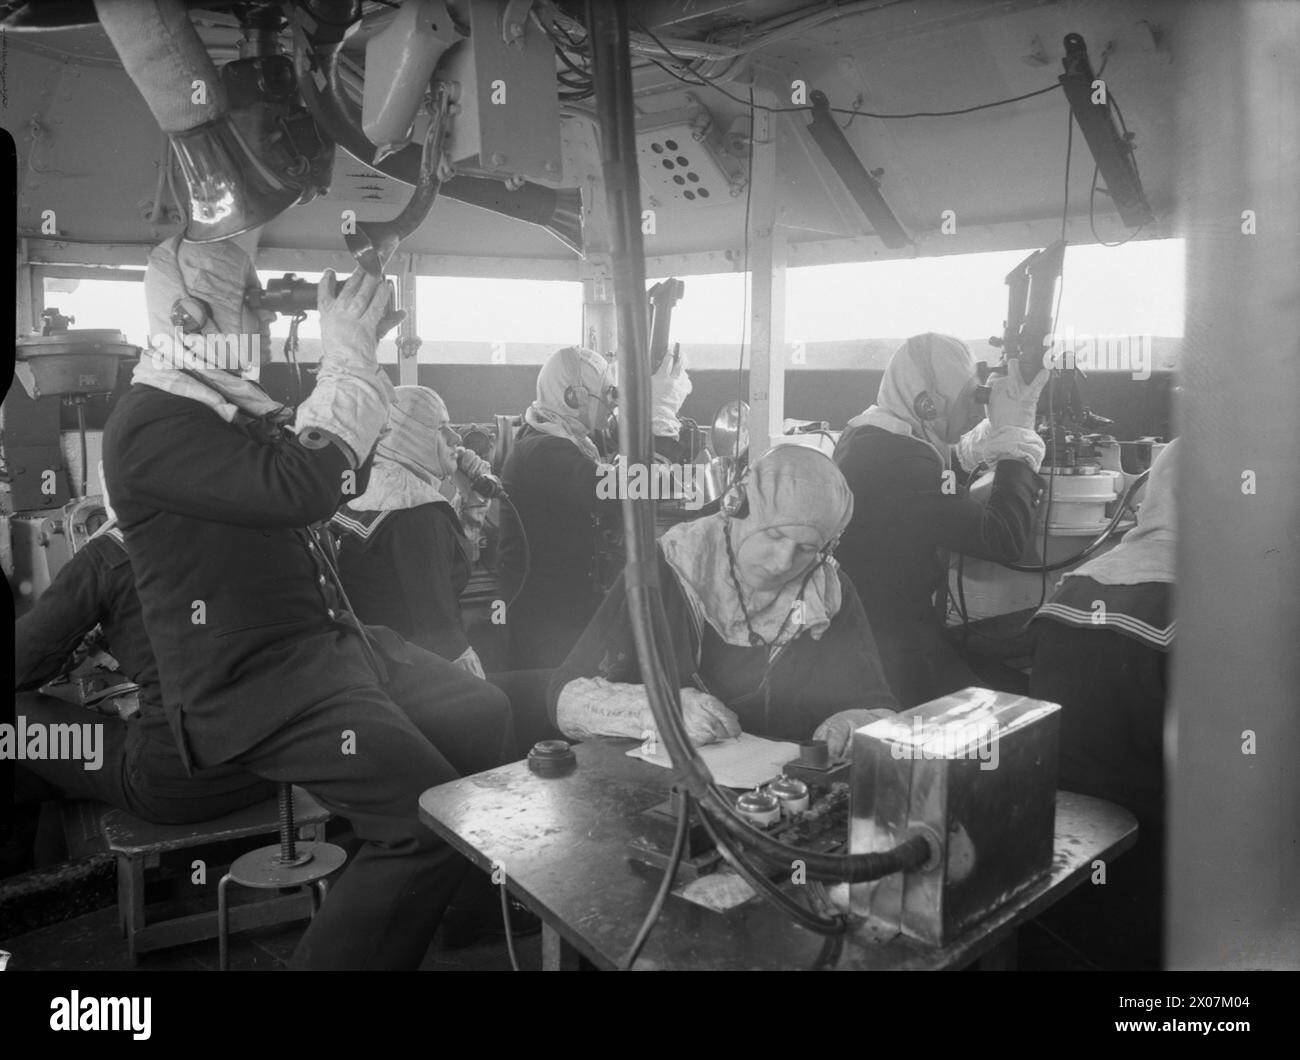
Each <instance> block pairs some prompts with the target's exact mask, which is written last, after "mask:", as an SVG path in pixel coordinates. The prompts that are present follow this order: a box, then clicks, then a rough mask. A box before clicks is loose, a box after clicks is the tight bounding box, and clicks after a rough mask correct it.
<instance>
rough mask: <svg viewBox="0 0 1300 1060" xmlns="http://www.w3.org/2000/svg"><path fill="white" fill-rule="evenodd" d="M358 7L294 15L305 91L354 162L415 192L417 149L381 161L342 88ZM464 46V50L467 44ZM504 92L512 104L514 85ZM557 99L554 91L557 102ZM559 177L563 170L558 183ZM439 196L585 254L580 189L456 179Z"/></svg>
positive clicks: (322, 6)
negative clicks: (521, 224) (348, 34)
mask: <svg viewBox="0 0 1300 1060" xmlns="http://www.w3.org/2000/svg"><path fill="white" fill-rule="evenodd" d="M354 3H355V0H351V2H349V0H316V3H314V4H313V5H312V6H311V8H310V9H308V8H307V6H306V5H301V6H297V7H295V8H294V9H293V11H292V13H291V16H290V17H291V24H292V26H293V40H294V67H295V70H296V72H297V75H298V87H299V90H300V91H301V92H302V96H303V101H304V102H305V103H306V105H307V109H308V110H309V111H311V114H312V116H313V117H314V118H315V119H316V121H317V123H318V124H319V125H320V126H321V128H322V129H324V130H325V132H326V133H327V134H328V135H329V136H330V138H331V139H333V140H334V141H335V142H336V143H337V144H338V145H339V146H340V147H342V148H343V149H344V150H345V151H347V152H348V154H350V155H351V156H352V157H353V158H355V159H357V161H359V162H361V163H363V164H365V165H367V166H370V167H371V168H373V169H376V170H378V171H379V172H381V173H384V174H386V175H387V176H390V177H392V178H393V179H395V180H400V181H401V182H402V183H404V184H410V185H415V184H417V183H418V182H419V175H420V166H421V157H422V150H421V148H420V147H418V146H417V145H416V144H413V143H412V144H408V145H407V146H405V147H403V148H402V149H401V150H399V151H397V152H396V153H395V154H393V155H390V156H388V157H381V158H379V159H376V154H377V153H378V148H377V146H376V145H375V143H374V142H373V141H372V140H371V139H370V138H369V137H368V136H367V135H366V133H365V129H364V128H363V127H362V113H361V107H360V106H359V105H358V104H357V103H356V102H355V101H354V100H353V99H352V97H351V96H350V95H349V94H348V91H347V89H346V88H345V87H344V84H343V79H342V75H341V68H340V52H341V50H342V46H343V38H344V33H345V29H344V27H346V26H347V25H348V21H349V18H351V17H352V8H353V5H354ZM460 46H461V47H464V43H462V44H461V45H460ZM532 51H533V52H537V51H538V49H536V48H534V49H532ZM553 77H554V71H553V70H552V78H553ZM506 87H507V99H508V98H510V96H509V85H507V86H506ZM554 91H555V90H554V84H553V83H552V84H551V87H550V92H551V94H552V96H554ZM459 120H460V116H459V115H457V121H458V122H459ZM449 150H450V148H449ZM559 177H560V172H559V170H558V168H557V170H556V172H555V174H554V179H556V180H558V179H559ZM438 194H439V195H440V196H442V197H443V198H447V199H455V200H457V201H458V202H463V203H467V204H469V205H470V206H477V207H479V208H480V209H484V210H490V211H491V212H493V213H498V214H501V215H502V216H504V217H510V218H513V219H515V220H519V221H525V222H527V223H529V224H534V225H537V226H538V227H539V228H542V229H543V230H545V231H547V232H549V233H550V234H551V235H553V236H555V238H556V239H558V240H560V242H562V243H563V244H564V245H565V246H566V247H568V248H569V249H570V250H572V251H574V253H576V254H578V255H582V253H583V234H582V193H581V192H580V191H579V190H578V189H577V188H551V187H547V186H546V185H544V184H537V183H535V182H532V181H528V180H520V181H512V182H511V184H510V185H509V186H507V184H506V183H505V181H504V180H492V179H486V178H484V177H478V176H456V177H452V178H451V179H449V180H444V181H443V182H442V184H441V186H440V187H439V189H438Z"/></svg>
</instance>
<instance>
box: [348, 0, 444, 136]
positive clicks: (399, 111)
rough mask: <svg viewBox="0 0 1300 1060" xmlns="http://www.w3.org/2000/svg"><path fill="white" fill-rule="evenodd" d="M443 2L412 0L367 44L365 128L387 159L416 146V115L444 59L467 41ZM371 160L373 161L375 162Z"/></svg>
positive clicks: (363, 88) (363, 117) (362, 125)
mask: <svg viewBox="0 0 1300 1060" xmlns="http://www.w3.org/2000/svg"><path fill="white" fill-rule="evenodd" d="M463 39H464V38H463V37H462V36H461V33H460V31H459V30H457V29H456V27H455V25H453V23H452V19H451V15H450V13H449V12H448V11H447V5H446V3H445V2H444V0H407V2H406V3H404V4H402V6H401V7H400V8H398V10H397V14H396V15H394V16H393V19H392V21H391V22H389V23H388V25H387V26H385V27H384V28H383V29H382V30H380V31H379V32H378V33H376V34H375V35H374V36H373V37H371V38H370V39H369V40H368V41H366V79H365V84H364V85H363V87H362V96H361V127H362V128H363V129H364V130H365V133H366V136H367V137H368V138H369V139H370V140H371V141H373V142H374V143H375V144H376V145H378V151H377V153H376V155H375V159H380V160H382V159H383V158H385V157H387V156H388V155H391V154H393V153H394V152H395V151H397V150H399V149H400V148H402V147H405V146H406V145H407V144H408V143H410V142H411V134H412V126H413V124H414V119H415V114H416V111H417V110H418V109H419V107H420V104H421V103H422V102H423V100H424V97H425V93H426V92H427V91H428V89H429V79H430V78H431V77H433V71H434V69H435V67H437V65H438V63H439V61H440V60H441V59H442V57H443V56H444V55H445V54H446V53H447V49H448V48H450V47H451V46H452V45H453V44H455V43H456V42H457V41H460V40H463ZM375 159H371V160H370V161H374V160H375Z"/></svg>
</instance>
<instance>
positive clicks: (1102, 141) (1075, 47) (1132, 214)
mask: <svg viewBox="0 0 1300 1060" xmlns="http://www.w3.org/2000/svg"><path fill="white" fill-rule="evenodd" d="M1061 65H1062V66H1063V67H1064V68H1065V73H1063V74H1061V75H1060V76H1059V77H1058V78H1057V80H1059V81H1060V82H1061V87H1062V88H1063V89H1065V98H1066V99H1067V100H1069V102H1070V110H1071V112H1073V114H1074V120H1075V121H1077V122H1078V123H1079V128H1080V130H1082V132H1083V138H1084V139H1085V140H1087V141H1088V150H1089V151H1091V152H1092V157H1093V159H1094V160H1095V161H1096V163H1097V166H1098V168H1099V169H1100V170H1101V176H1102V179H1103V180H1104V181H1105V182H1106V191H1107V192H1108V193H1109V194H1110V198H1111V202H1113V203H1114V204H1115V209H1116V210H1118V211H1119V216H1120V220H1122V221H1123V222H1124V223H1125V224H1126V225H1128V226H1129V227H1130V228H1140V227H1142V226H1143V225H1148V224H1150V223H1151V222H1152V221H1154V220H1155V214H1153V213H1152V212H1151V207H1150V205H1148V203H1147V198H1146V193H1145V192H1144V191H1143V190H1142V178H1141V177H1140V176H1139V175H1138V169H1137V163H1136V162H1135V161H1134V160H1133V134H1132V133H1131V132H1125V133H1121V132H1120V130H1119V128H1118V126H1116V124H1115V118H1114V116H1113V115H1112V114H1111V106H1110V98H1111V97H1110V93H1109V91H1107V92H1106V94H1105V102H1103V103H1094V102H1093V96H1094V94H1095V92H1096V89H1095V88H1094V87H1093V86H1094V83H1095V82H1096V80H1097V78H1096V75H1095V74H1094V73H1093V72H1092V63H1091V61H1090V60H1089V59H1088V48H1087V45H1086V44H1084V41H1083V37H1081V36H1080V35H1079V34H1077V33H1070V34H1067V35H1066V37H1065V58H1064V59H1063V60H1062V61H1061Z"/></svg>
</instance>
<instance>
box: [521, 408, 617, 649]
mask: <svg viewBox="0 0 1300 1060" xmlns="http://www.w3.org/2000/svg"><path fill="white" fill-rule="evenodd" d="M501 479H502V482H503V483H504V485H505V487H506V490H507V491H508V492H509V494H510V497H511V500H512V501H513V503H514V507H513V508H512V507H511V506H510V505H509V504H502V505H501V550H500V560H499V562H498V574H499V575H500V578H501V591H502V593H503V595H504V596H505V599H506V600H511V599H512V598H514V600H515V602H514V604H513V605H512V606H511V608H510V613H509V614H508V615H507V616H506V643H507V652H508V655H509V659H510V666H511V668H512V669H515V670H535V669H551V668H553V667H556V666H559V665H560V663H561V662H563V661H564V657H565V656H566V655H568V654H569V649H570V648H572V647H573V646H574V644H576V643H577V641H578V638H579V637H580V636H582V631H583V630H584V629H586V628H587V623H588V622H589V621H591V618H592V616H593V615H594V614H595V613H596V609H597V608H598V607H600V602H601V600H602V599H603V598H604V591H603V586H602V584H601V555H602V552H603V551H604V548H603V546H604V545H605V544H606V541H605V537H606V536H607V535H615V534H617V530H618V528H619V527H620V526H621V521H620V517H619V502H618V500H617V499H613V498H605V499H602V498H601V497H600V496H599V494H598V493H597V485H598V483H599V481H600V469H599V468H598V467H597V465H596V464H595V463H594V462H593V461H592V460H589V459H588V458H587V457H586V456H585V455H583V453H582V451H581V450H580V449H578V447H577V446H576V445H574V444H573V443H572V442H570V441H568V440H567V439H564V438H557V437H555V436H553V435H550V434H546V433H544V432H542V431H539V430H536V429H534V428H533V427H529V426H524V427H523V428H521V429H520V431H519V434H518V436H517V437H516V439H515V444H514V447H513V448H512V449H511V451H510V456H509V458H508V459H507V460H506V464H505V467H504V468H503V469H502V471H501ZM515 508H517V509H518V512H519V514H518V517H516V515H515ZM521 521H522V526H521V525H520V524H521ZM525 555H527V575H528V577H527V580H526V581H525V580H524V573H525ZM614 570H617V564H616V563H615V565H614ZM610 577H611V581H612V578H613V574H611V576H610ZM521 586H522V589H521ZM516 594H518V595H517V598H516Z"/></svg>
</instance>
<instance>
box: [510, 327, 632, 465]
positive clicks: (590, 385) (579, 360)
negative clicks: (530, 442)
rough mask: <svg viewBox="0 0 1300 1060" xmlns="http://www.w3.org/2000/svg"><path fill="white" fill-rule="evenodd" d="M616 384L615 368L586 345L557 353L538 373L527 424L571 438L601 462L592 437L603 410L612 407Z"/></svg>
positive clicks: (559, 436) (526, 418) (585, 451)
mask: <svg viewBox="0 0 1300 1060" xmlns="http://www.w3.org/2000/svg"><path fill="white" fill-rule="evenodd" d="M613 382H614V373H613V369H612V368H611V367H610V364H609V362H608V361H606V360H605V358H604V357H602V356H601V355H600V354H599V353H597V352H596V351H595V350H589V349H587V348H585V347H583V346H566V347H564V348H563V349H562V350H556V352H555V353H553V354H551V356H550V357H548V358H547V360H546V363H545V364H544V365H542V370H541V371H540V372H538V373H537V400H536V401H534V402H533V403H532V404H531V405H529V406H528V410H527V411H526V412H525V413H524V421H525V422H526V423H527V424H528V425H529V426H530V427H533V428H536V429H537V430H539V431H542V432H543V433H545V434H550V435H554V436H555V437H557V438H567V439H569V441H571V442H573V444H574V445H576V446H577V447H578V448H579V449H581V450H582V451H583V453H585V454H586V455H587V456H588V457H589V458H590V459H592V460H598V459H599V453H598V452H597V450H596V446H595V445H594V444H593V443H592V441H591V438H590V437H588V436H589V435H590V434H591V432H592V431H593V430H595V429H596V424H597V422H598V418H599V416H600V414H601V410H602V409H604V410H606V411H607V410H608V408H609V405H610V404H611V403H610V401H609V398H608V396H607V395H608V393H609V390H610V389H611V387H612V385H613ZM570 401H572V402H573V403H572V404H571V403H570Z"/></svg>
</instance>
